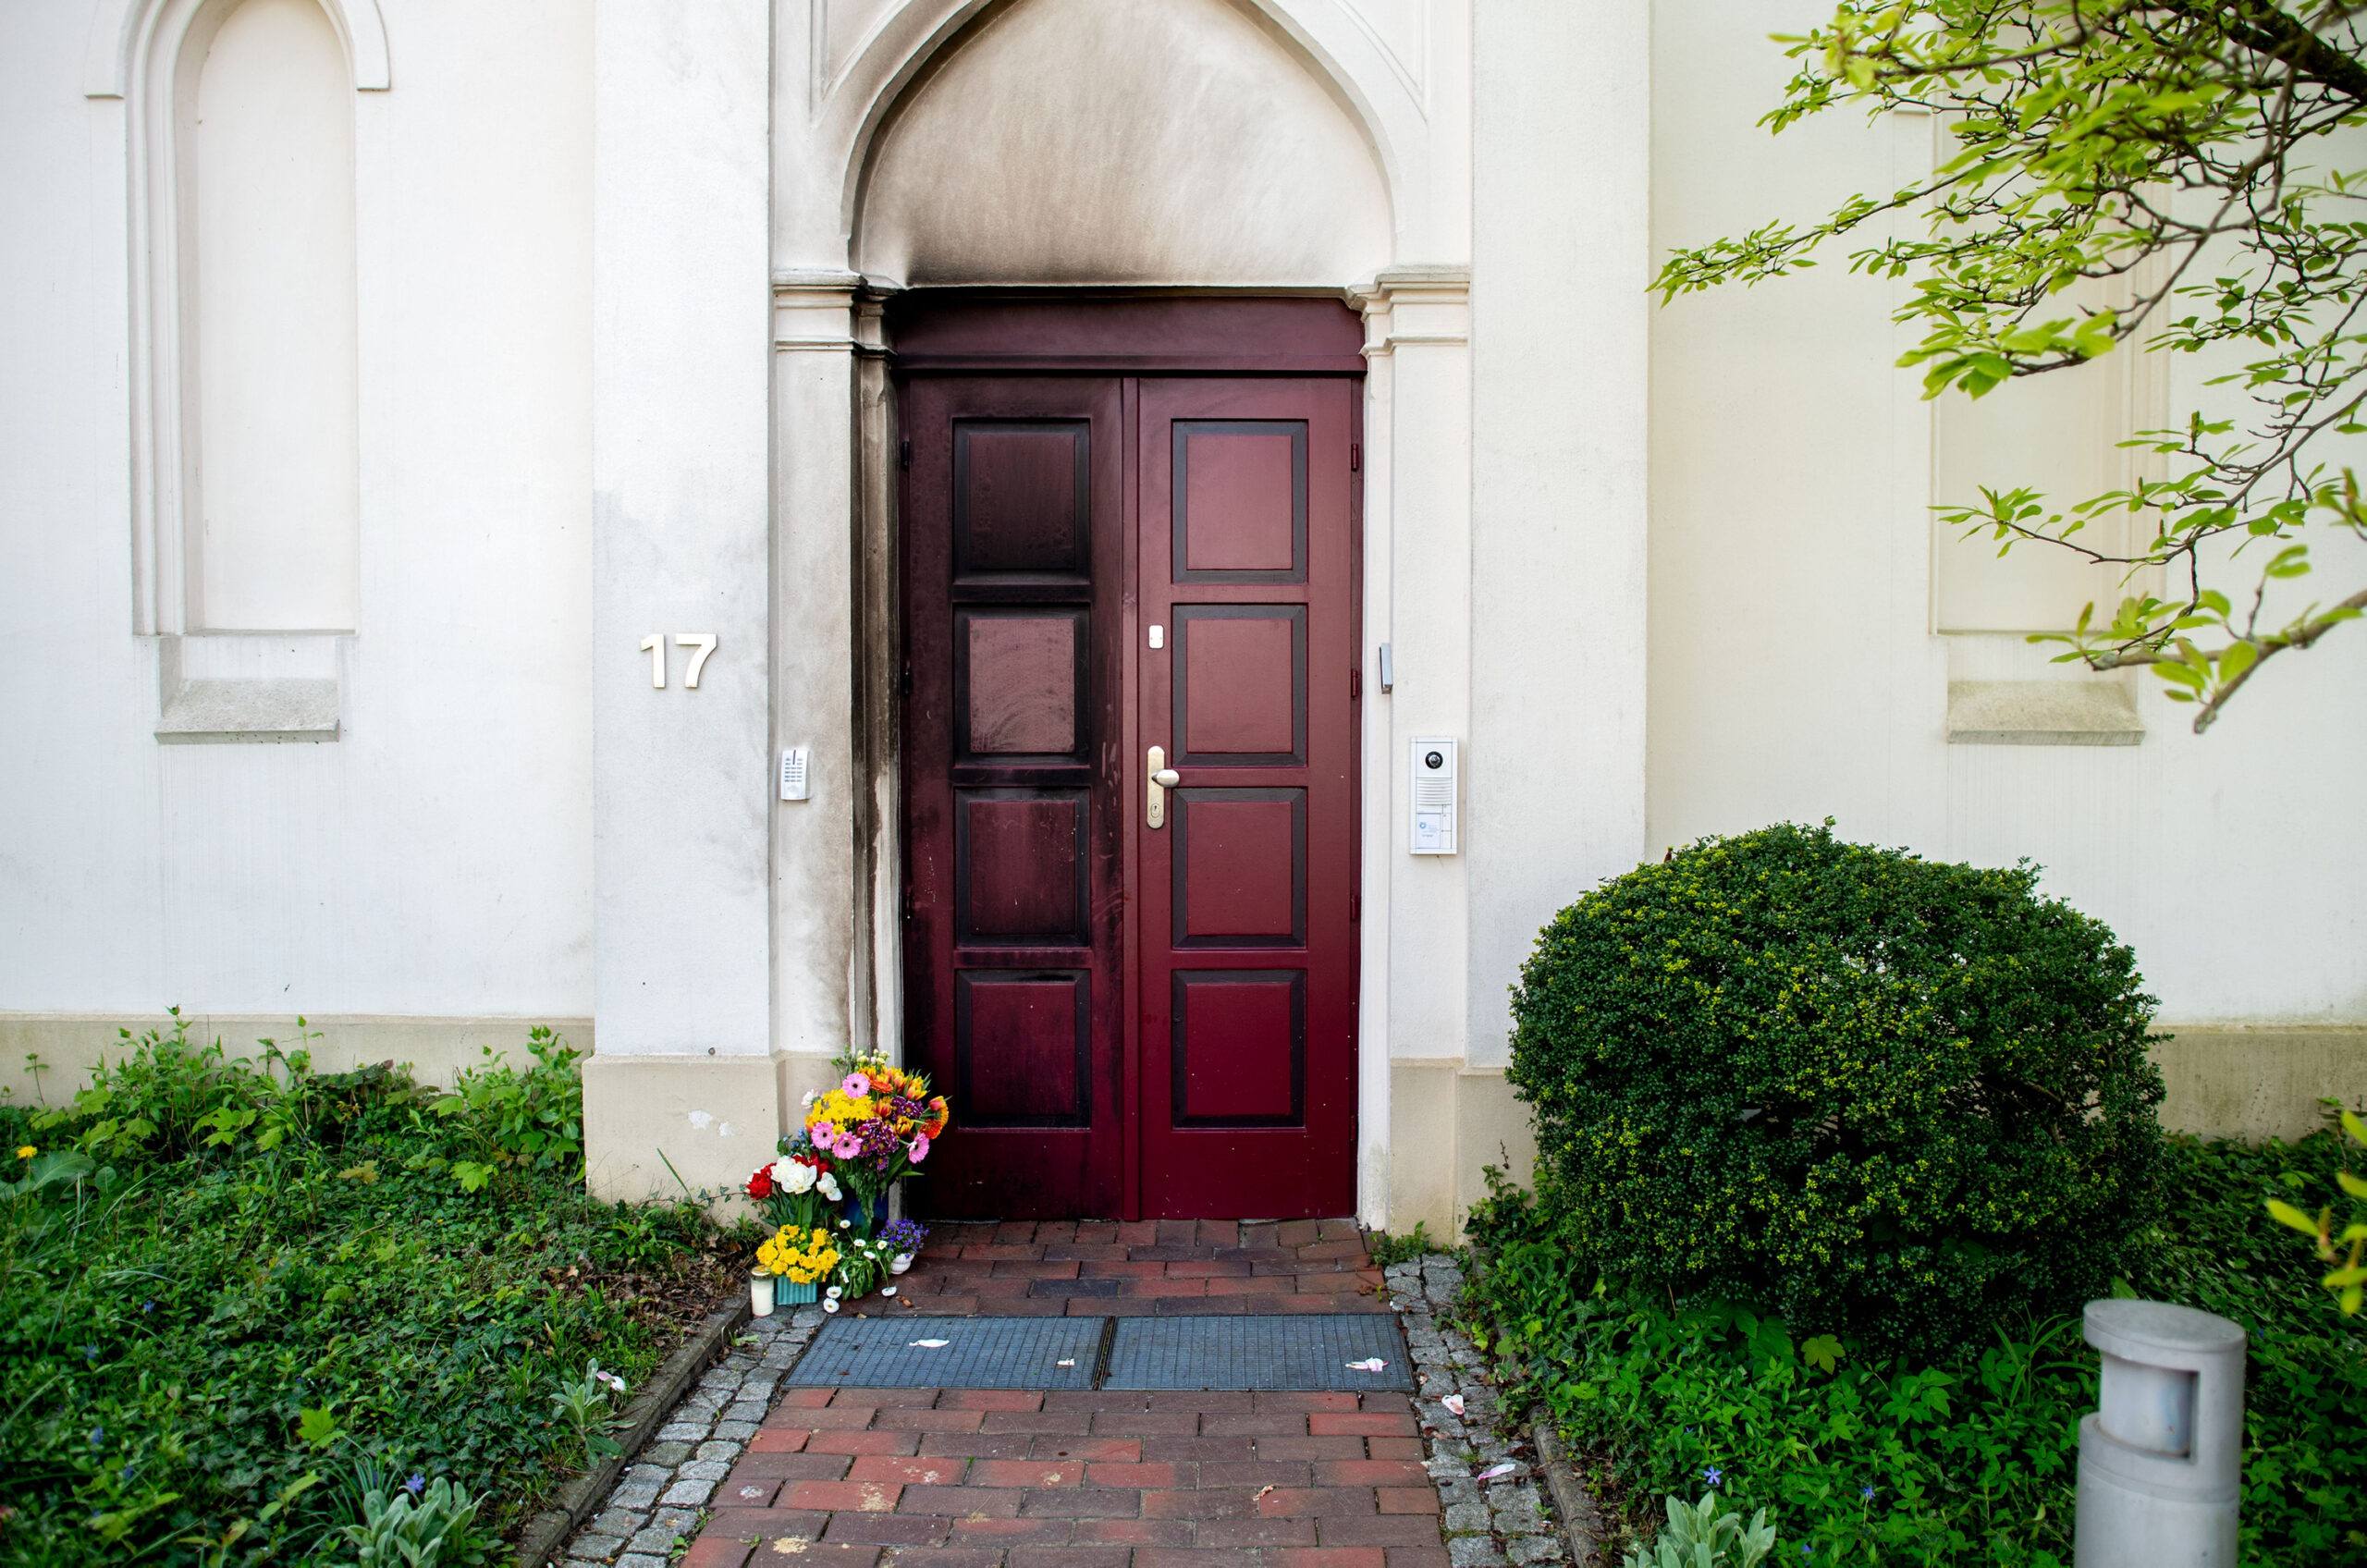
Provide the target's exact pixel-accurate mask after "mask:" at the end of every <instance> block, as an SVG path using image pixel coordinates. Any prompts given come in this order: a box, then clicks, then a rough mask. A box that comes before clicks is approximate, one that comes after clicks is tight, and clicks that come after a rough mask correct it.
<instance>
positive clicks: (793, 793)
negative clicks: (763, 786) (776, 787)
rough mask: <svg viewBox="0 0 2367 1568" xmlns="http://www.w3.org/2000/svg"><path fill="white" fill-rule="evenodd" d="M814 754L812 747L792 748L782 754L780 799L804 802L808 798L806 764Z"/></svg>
mask: <svg viewBox="0 0 2367 1568" xmlns="http://www.w3.org/2000/svg"><path fill="white" fill-rule="evenodd" d="M812 754H813V748H812V747H810V746H791V747H788V748H787V749H785V750H784V751H783V752H782V753H780V798H781V799H782V800H784V801H802V800H805V799H807V798H808V794H809V791H808V790H807V789H806V784H805V768H806V764H807V762H808V761H809V760H810V758H811V757H812Z"/></svg>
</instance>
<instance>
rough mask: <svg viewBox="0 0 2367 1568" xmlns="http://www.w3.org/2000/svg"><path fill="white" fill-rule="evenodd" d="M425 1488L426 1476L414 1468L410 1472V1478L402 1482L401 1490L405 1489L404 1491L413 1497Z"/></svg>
mask: <svg viewBox="0 0 2367 1568" xmlns="http://www.w3.org/2000/svg"><path fill="white" fill-rule="evenodd" d="M426 1489H427V1477H426V1476H423V1475H421V1474H420V1473H419V1472H418V1471H416V1470H414V1471H412V1472H411V1479H410V1480H408V1481H405V1482H404V1483H403V1490H405V1491H407V1492H409V1493H411V1496H413V1497H417V1496H418V1495H419V1494H420V1493H422V1492H423V1491H425V1490H426Z"/></svg>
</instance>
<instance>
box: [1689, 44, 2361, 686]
mask: <svg viewBox="0 0 2367 1568" xmlns="http://www.w3.org/2000/svg"><path fill="white" fill-rule="evenodd" d="M2358 16H2359V12H2358V11H2357V10H2356V9H2354V8H2353V7H2351V6H2346V5H2341V4H2317V5H2311V6H2300V7H2296V8H2292V9H2287V8H2285V7H2283V6H2277V5H2275V4H2272V3H2269V0H2102V3H2098V0H2061V3H2037V0H1899V3H1897V4H1877V3H1872V0H1850V3H1847V4H1844V5H1843V6H1841V7H1840V8H1839V9H1838V10H1837V11H1836V12H1835V13H1834V18H1833V20H1832V21H1831V22H1830V23H1829V24H1827V25H1826V26H1825V27H1822V28H1821V29H1818V30H1816V31H1811V32H1809V33H1807V34H1805V35H1801V36H1798V37H1788V38H1782V39H1779V42H1781V43H1786V44H1788V45H1789V46H1790V52H1791V55H1792V56H1793V57H1794V58H1795V59H1797V60H1799V61H1801V62H1802V63H1801V66H1800V68H1799V70H1798V73H1797V75H1796V76H1795V77H1794V78H1793V79H1792V80H1791V82H1790V84H1789V85H1788V87H1787V89H1786V91H1785V96H1784V102H1783V103H1782V104H1779V105H1778V106H1777V107H1776V108H1775V109H1773V110H1772V111H1771V112H1770V113H1769V114H1768V115H1767V116H1765V117H1764V118H1763V120H1762V121H1761V123H1762V124H1765V125H1768V126H1770V127H1771V128H1772V129H1774V130H1776V131H1779V132H1780V131H1782V130H1784V129H1787V128H1789V127H1790V126H1792V125H1794V124H1796V123H1797V122H1798V121H1799V120H1801V119H1803V118H1805V117H1806V116H1810V115H1815V114H1820V113H1822V112H1824V111H1826V110H1828V109H1832V108H1834V107H1836V106H1839V105H1841V104H1856V105H1859V106H1861V107H1863V108H1865V109H1866V110H1867V111H1869V112H1870V113H1871V114H1883V113H1887V112H1892V111H1902V110H1904V111H1914V112H1921V113H1928V114H1932V115H1936V116H1941V119H1942V123H1943V124H1944V127H1945V128H1946V129H1947V131H1948V133H1949V134H1950V135H1951V136H1952V137H1953V143H1954V144H1953V150H1952V151H1951V152H1950V153H1949V155H1947V156H1945V157H1944V158H1943V159H1941V160H1940V161H1939V162H1938V165H1937V166H1936V167H1935V168H1934V169H1933V170H1932V173H1931V174H1930V175H1929V176H1928V177H1927V178H1922V179H1920V180H1919V181H1917V182H1915V183H1914V184H1911V185H1909V186H1907V187H1906V188H1905V189H1902V190H1896V191H1895V192H1893V193H1892V194H1891V195H1889V196H1888V197H1879V198H1878V197H1872V196H1866V195H1856V196H1852V197H1850V198H1849V199H1848V200H1847V201H1846V202H1843V203H1841V205H1840V206H1839V207H1837V208H1836V209H1834V212H1833V213H1832V214H1830V215H1829V216H1827V217H1825V218H1824V219H1822V220H1821V221H1820V222H1816V223H1813V224H1809V225H1807V226H1805V227H1801V226H1795V225H1791V224H1784V223H1771V224H1769V225H1766V226H1765V227H1760V228H1758V229H1754V230H1752V231H1751V232H1750V233H1748V234H1745V235H1743V236H1741V237H1739V238H1730V239H1719V240H1716V241H1714V242H1712V243H1711V244H1709V245H1705V246H1701V247H1699V248H1696V249H1690V250H1680V251H1675V252H1674V254H1672V255H1671V256H1670V257H1669V258H1668V261H1667V263H1665V265H1664V266H1663V267H1662V271H1661V274H1660V276H1659V278H1658V279H1657V280H1656V282H1655V285H1654V287H1655V288H1657V289H1658V290H1659V292H1660V293H1661V295H1662V301H1663V303H1666V302H1667V301H1669V300H1674V299H1675V298H1676V297H1677V296H1679V295H1682V294H1687V293H1691V292H1693V291H1695V290H1698V289H1704V288H1712V287H1716V286H1718V285H1721V284H1725V283H1731V282H1736V281H1739V282H1742V283H1745V284H1751V283H1757V282H1760V280H1762V279H1766V278H1772V277H1780V276H1784V275H1785V274H1788V273H1790V272H1793V271H1795V270H1797V269H1799V268H1803V267H1808V266H1812V265H1814V264H1816V260H1815V253H1816V252H1817V251H1819V250H1820V249H1821V248H1822V247H1823V246H1824V245H1825V244H1826V242H1827V241H1848V240H1853V239H1862V240H1864V241H1865V242H1864V243H1863V244H1862V245H1861V246H1860V247H1859V248H1858V249H1855V250H1852V251H1850V252H1849V253H1848V260H1849V266H1850V268H1851V270H1852V271H1855V272H1861V273H1864V274H1867V275H1869V276H1874V277H1881V278H1890V279H1905V280H1907V281H1908V282H1909V283H1910V284H1911V286H1912V287H1911V290H1910V292H1909V294H1908V296H1907V300H1906V301H1905V302H1904V303H1903V304H1901V305H1900V306H1899V307H1898V308H1897V311H1896V312H1895V315H1896V319H1898V320H1899V321H1900V322H1902V323H1904V324H1907V325H1914V326H1918V327H1920V328H1921V329H1922V332H1923V337H1922V339H1921V341H1920V342H1919V344H1918V345H1917V346H1916V347H1915V348H1914V349H1912V350H1911V351H1909V352H1908V353H1907V355H1906V356H1905V357H1904V359H1903V360H1902V361H1901V362H1902V363H1904V364H1908V365H1916V366H1920V367H1922V369H1923V373H1924V394H1925V396H1926V397H1937V396H1938V395H1940V394H1941V393H1943V392H1944V391H1947V390H1949V389H1950V388H1955V389H1958V390H1961V391H1963V392H1965V393H1967V394H1968V395H1969V396H1971V397H1974V398H1980V397H1984V396H1987V395H1989V394H1990V393H1992V392H1993V391H1995V390H1996V389H1997V388H1999V387H2001V386H2006V385H2007V384H2009V383H2011V382H2013V381H2015V380H2017V379H2018V378H2021V377H2026V376H2032V375H2042V374H2051V373H2055V372H2060V371H2064V370H2067V369H2070V368H2073V367H2076V366H2079V365H2082V364H2085V363H2087V362H2089V361H2092V360H2094V359H2096V358H2097V357H2099V356H2101V355H2103V354H2106V353H2109V352H2111V351H2113V350H2114V349H2117V348H2120V347H2121V346H2123V345H2125V344H2131V343H2134V344H2135V345H2137V346H2138V347H2139V348H2140V349H2145V350H2148V351H2152V352H2157V353H2186V354H2203V353H2206V352H2208V353H2211V354H2213V355H2214V358H2215V357H2220V356H2228V355H2239V356H2248V357H2245V358H2242V359H2241V360H2240V361H2237V360H2234V359H2230V361H2229V362H2231V363H2236V362H2239V363H2240V365H2241V368H2240V369H2233V370H2230V371H2228V372H2227V373H2226V374H2222V375H2218V376H2215V377H2214V378H2212V379H2211V380H2210V381H2208V382H2207V383H2206V385H2210V386H2232V387H2235V388H2236V389H2237V390H2238V392H2239V393H2240V394H2241V395H2242V397H2243V398H2244V399H2245V401H2244V405H2243V406H2244V410H2245V411H2244V413H2243V414H2242V416H2241V417H2238V418H2209V417H2206V415H2205V414H2204V413H2203V412H2202V411H2200V410H2197V411H2193V412H2191V413H2189V415H2188V416H2187V418H2186V420H2185V423H2183V424H2182V425H2179V426H2177V427H2175V428H2171V429H2165V430H2153V431H2145V432H2140V433H2139V434H2138V436H2137V438H2136V439H2135V440H2133V441H2132V442H2130V443H2128V444H2129V445H2131V446H2133V447H2138V448H2140V449H2141V450H2148V451H2150V452H2152V453H2153V454H2155V455H2156V456H2158V457H2159V459H2161V467H2162V470H2163V475H2162V477H2158V478H2156V477H2140V478H2138V479H2136V480H2135V481H2134V482H2133V483H2132V484H2130V485H2129V486H2128V487H2127V488H2124V489H2119V490H2115V491H2111V492H2107V493H2105V494H2103V495H2099V496H2082V497H2075V498H2073V499H2072V500H2071V502H2070V504H2069V505H2067V507H2065V508H2063V509H2062V510H2059V511H2054V510H2050V509H2049V505H2048V501H2047V498H2046V497H2044V496H2041V495H2039V494H2038V493H2037V492H2035V491H2032V490H2030V489H2027V488H2023V489H2013V490H2005V491H1989V490H1983V491H1982V492H1981V504H1980V505H1978V506H1972V505H1956V506H1947V507H1943V508H1940V513H1941V516H1942V518H1943V520H1944V521H1947V522H1949V523H1951V524H1952V525H1955V526H1957V527H1960V528H1962V529H1964V530H1965V531H1966V533H1967V536H1968V537H1970V536H1974V535H1978V534H1980V533H1984V532H1986V533H1988V534H1989V535H1990V536H1992V537H1993V539H1995V540H1996V541H1997V542H1998V543H1999V545H2000V546H2001V548H2004V549H2008V550H2010V549H2011V548H2013V547H2015V546H2017V545H2044V546H2048V547H2052V548H2058V549H2067V550H2070V551H2073V552H2075V553H2076V554H2078V555H2079V556H2081V557H2085V558H2086V559H2088V560H2090V561H2091V562H2094V563H2097V564H2101V565H2107V566H2116V567H2119V568H2121V569H2122V570H2123V578H2122V581H2123V582H2124V584H2125V585H2127V590H2128V591H2127V592H2126V593H2125V594H2124V596H2123V597H2122V599H2121V600H2120V602H2119V603H2118V605H2117V606H2115V607H2113V608H2112V609H2110V610H2109V611H2106V612H2103V613H2099V611H2098V609H2097V606H2094V605H2091V606H2088V608H2087V610H2086V611H2084V612H2082V614H2081V615H2080V617H2079V620H2078V623H2077V624H2076V625H2075V626H2073V627H2071V628H2069V629H2067V630H2066V631H2060V632H2053V633H2043V634H2041V635H2040V636H2039V637H2037V638H2034V639H2033V640H2034V641H2040V642H2052V643H2061V644H2064V645H2065V646H2066V647H2067V652H2065V653H2064V654H2062V655H2060V656H2059V661H2058V662H2068V661H2076V662H2081V663H2084V664H2086V665H2087V666H2088V667H2090V668H2094V669H2099V670H2103V669H2113V668H2123V667H2127V666H2135V665H2149V666H2151V667H2152V668H2153V669H2154V670H2155V672H2156V673H2157V674H2159V675H2160V676H2161V677H2162V678H2163V679H2164V680H2165V681H2166V682H2167V683H2168V690H2167V693H2166V694H2167V695H2169V696H2170V697H2172V698H2173V699H2175V700H2177V701H2181V702H2190V703H2193V704H2197V713H2196V716H2195V723H2194V728H2195V729H2196V730H2197V731H2198V732H2200V731H2201V730H2203V729H2208V728H2209V727H2210V725H2211V723H2212V721H2213V720H2214V718H2216V717H2218V715H2219V713H2220V712H2221V710H2222V709H2223V708H2224V707H2225V705H2226V704H2227V703H2228V702H2229V701H2230V700H2231V699H2232V698H2233V697H2234V696H2235V695H2236V694H2237V692H2239V691H2241V690H2242V689H2243V688H2244V687H2245V685H2246V684H2247V683H2248V682H2250V680H2252V678H2253V677H2254V675H2255V674H2256V673H2257V672H2258V670H2259V669H2260V668H2262V667H2263V665H2264V664H2266V663H2267V662H2268V661H2270V660H2271V659H2274V658H2275V657H2278V656H2280V655H2285V654H2288V653H2294V652H2299V651H2300V650H2303V649H2307V648H2310V647H2312V646H2314V645H2315V644H2316V643H2318V642H2319V640H2320V639H2322V638H2323V637H2324V635H2325V634H2326V633H2327V632H2328V631H2332V630H2333V629H2334V628H2335V627H2336V626H2338V625H2340V624H2342V623H2343V622H2345V621H2348V620H2352V619H2358V617H2359V616H2360V615H2361V613H2362V612H2367V589H2362V590H2361V591H2360V592H2356V593H2351V594H2347V595H2346V596H2344V597H2341V598H2338V599H2335V600H2333V601H2331V602H2326V601H2314V602H2311V603H2308V604H2306V605H2301V606H2298V607H2297V606H2295V605H2294V604H2292V603H2291V602H2289V599H2288V593H2287V592H2285V591H2279V590H2278V588H2277V585H2278V584H2282V583H2288V582H2295V581H2297V580H2299V579H2301V578H2304V577H2307V576H2309V575H2310V573H2311V572H2312V570H2313V568H2314V567H2315V565H2316V564H2317V563H2316V561H2315V560H2314V559H2313V557H2312V554H2311V550H2312V542H2313V541H2317V540H2324V539H2326V538H2328V537H2335V538H2339V539H2344V540H2347V541H2349V542H2350V543H2367V503H2362V501H2361V496H2360V491H2359V485H2358V483H2357V481H2356V479H2355V477H2354V476H2353V474H2352V473H2351V472H2350V471H2349V470H2347V469H2342V468H2339V467H2338V466H2335V465H2333V464H2332V463H2331V462H2330V460H2329V458H2330V453H2329V447H2330V446H2331V445H2332V442H2333V439H2334V438H2338V437H2342V436H2348V435H2360V434H2362V433H2367V422H2362V421H2361V417H2360V415H2361V404H2362V402H2367V320H2362V316H2361V312H2362V311H2367V276H2362V275H2367V205H2363V204H2362V198H2367V171H2344V170H2339V169H2320V168H2319V167H2318V166H2317V165H2316V164H2314V163H2312V161H2311V160H2312V158H2315V159H2318V160H2319V161H2323V160H2324V158H2325V157H2326V156H2328V155H2330V153H2332V151H2333V148H2332V144H2331V143H2330V142H2329V141H2328V140H2327V139H2328V138H2329V137H2331V136H2333V135H2334V134H2335V133H2336V132H2337V131H2341V130H2344V129H2350V128H2354V127H2360V126H2367V65H2362V62H2361V46H2362V38H2361V31H2360V28H2359V23H2358ZM1902 219H1903V220H1906V221H1899V220H1902ZM2083 284H2102V285H2104V286H2106V287H2108V288H2111V289H2113V290H2115V291H2116V293H2117V294H2118V295H2119V296H2121V297H2122V302H2120V303H2117V304H2115V305H2111V306H2090V305H2082V304H2079V303H2075V302H2074V300H2073V299H2072V298H2071V297H2070V295H2069V291H2071V290H2073V289H2075V288H2079V287H2080V286H2081V285H2083ZM2115 513H2126V514H2128V515H2129V516H2130V517H2132V518H2133V519H2134V520H2136V522H2137V526H2135V527H2133V528H2131V529H2130V530H2129V537H2130V539H2131V540H2132V543H2130V544H2128V545H2125V546H2120V547H2106V546H2102V545H2091V542H2090V541H2089V540H2087V539H2083V538H2081V537H2080V535H2081V533H2082V531H2083V530H2085V529H2086V528H2087V526H2088V525H2089V524H2090V523H2091V521H2098V520H2102V519H2105V518H2109V517H2111V516H2112V515H2113V514H2115ZM2098 533H2102V530H2099V531H2098ZM2139 540H2142V541H2144V542H2143V543H2135V542H2133V541H2139Z"/></svg>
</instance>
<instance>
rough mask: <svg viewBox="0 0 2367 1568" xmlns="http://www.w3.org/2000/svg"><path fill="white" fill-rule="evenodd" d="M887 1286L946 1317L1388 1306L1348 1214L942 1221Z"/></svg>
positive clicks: (860, 1306)
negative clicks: (1284, 1217) (1246, 1218)
mask: <svg viewBox="0 0 2367 1568" xmlns="http://www.w3.org/2000/svg"><path fill="white" fill-rule="evenodd" d="M892 1282H893V1283H894V1284H895V1285H896V1286H897V1287H898V1289H897V1293H896V1300H897V1301H901V1302H902V1303H903V1304H905V1305H904V1308H903V1309H904V1310H910V1311H913V1312H915V1313H932V1314H937V1315H939V1316H950V1317H970V1316H973V1315H984V1316H990V1317H1060V1316H1061V1315H1063V1314H1066V1315H1069V1316H1073V1317H1128V1316H1147V1315H1152V1314H1158V1315H1183V1314H1193V1313H1210V1312H1220V1313H1248V1314H1255V1315H1258V1316H1271V1315H1274V1314H1280V1313H1285V1312H1386V1311H1388V1310H1389V1305H1388V1303H1387V1302H1385V1301H1384V1300H1382V1299H1381V1295H1380V1290H1381V1275H1380V1270H1379V1269H1377V1268H1373V1267H1372V1260H1371V1259H1370V1258H1368V1257H1367V1256H1365V1248H1364V1242H1363V1239H1362V1237H1361V1235H1360V1234H1359V1232H1358V1231H1357V1230H1356V1225H1355V1221H1354V1220H1352V1219H1290V1220H1282V1221H1280V1222H1275V1221H1270V1220H1269V1221H1265V1222H1258V1221H1244V1220H1233V1219H1223V1220H1217V1219H1145V1220H1139V1221H1134V1222H1121V1221H1111V1220H1062V1221H1058V1222H1052V1221H1043V1222H1037V1221H1032V1220H1021V1221H1016V1222H1007V1223H1002V1224H993V1223H988V1224H977V1225H956V1224H943V1225H938V1226H937V1227H936V1228H935V1229H933V1230H932V1231H930V1233H929V1240H928V1245H927V1247H926V1249H925V1250H924V1251H923V1252H922V1253H921V1256H919V1257H918V1258H917V1259H915V1260H914V1264H913V1268H912V1271H911V1272H910V1273H908V1274H906V1275H905V1276H904V1277H903V1278H902V1279H901V1280H894V1281H892ZM852 1310H854V1311H856V1312H857V1313H861V1314H870V1313H876V1312H883V1311H895V1310H898V1308H897V1307H896V1306H895V1305H893V1304H891V1303H888V1302H883V1301H882V1300H881V1299H880V1298H879V1297H877V1296H866V1297H865V1298H864V1300H863V1301H862V1302H860V1303H857V1304H855V1305H854V1306H853V1308H852Z"/></svg>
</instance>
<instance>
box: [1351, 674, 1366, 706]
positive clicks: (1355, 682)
mask: <svg viewBox="0 0 2367 1568" xmlns="http://www.w3.org/2000/svg"><path fill="white" fill-rule="evenodd" d="M1364 694H1365V672H1364V671H1363V670H1361V669H1352V670H1350V671H1348V701H1350V702H1352V703H1353V702H1355V700H1356V699H1357V698H1358V697H1361V696H1363V695H1364Z"/></svg>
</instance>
